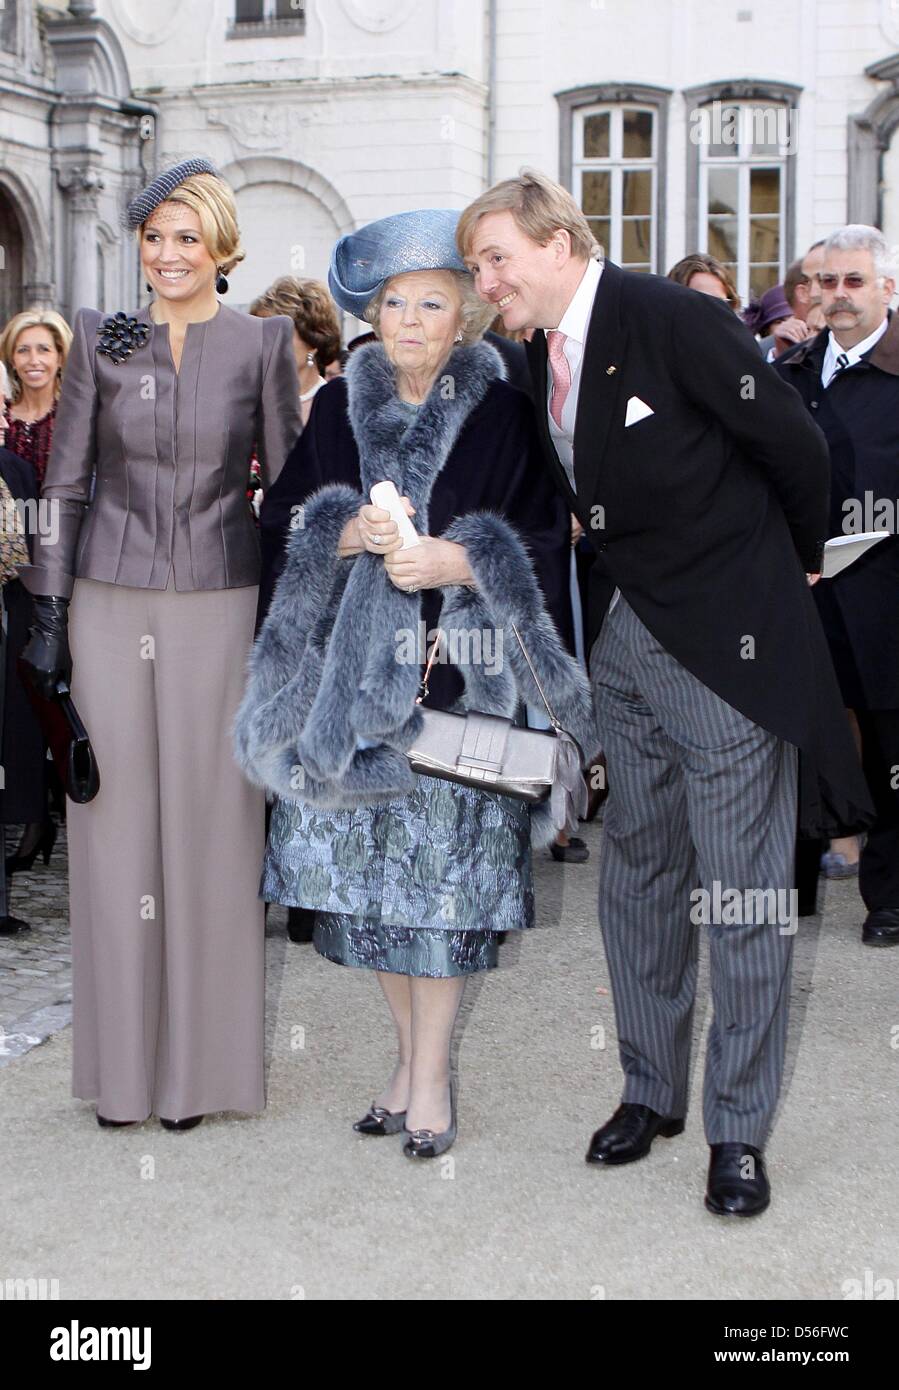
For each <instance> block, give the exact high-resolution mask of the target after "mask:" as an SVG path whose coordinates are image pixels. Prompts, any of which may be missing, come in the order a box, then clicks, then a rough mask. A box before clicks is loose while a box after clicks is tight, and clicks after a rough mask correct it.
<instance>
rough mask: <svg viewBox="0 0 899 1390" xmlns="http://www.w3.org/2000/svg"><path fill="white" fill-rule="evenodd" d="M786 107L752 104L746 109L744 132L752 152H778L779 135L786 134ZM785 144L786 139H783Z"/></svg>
mask: <svg viewBox="0 0 899 1390" xmlns="http://www.w3.org/2000/svg"><path fill="white" fill-rule="evenodd" d="M786 114H787V113H786V107H783V106H753V107H751V108H750V109H748V110H746V112H745V113H744V116H745V122H746V124H745V126H744V133H745V138H746V141H747V143H748V142H750V141H751V144H752V153H753V154H779V153H780V136H781V134H783V135H784V136H785V135H786ZM784 144H786V140H784Z"/></svg>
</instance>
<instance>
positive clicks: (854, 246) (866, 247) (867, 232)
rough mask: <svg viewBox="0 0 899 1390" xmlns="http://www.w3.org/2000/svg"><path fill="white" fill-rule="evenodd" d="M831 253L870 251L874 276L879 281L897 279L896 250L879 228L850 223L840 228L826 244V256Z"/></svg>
mask: <svg viewBox="0 0 899 1390" xmlns="http://www.w3.org/2000/svg"><path fill="white" fill-rule="evenodd" d="M829 251H870V252H871V259H872V260H873V262H874V274H875V275H876V276H877V277H878V279H879V278H880V277H882V276H886V277H887V278H889V279H895V276H896V258H895V254H894V248H893V247H891V246H889V245H888V244H887V239H886V237H885V236H884V234H883V232H882V231H880V229H879V228H878V227H868V226H866V224H865V223H864V222H850V223H849V225H848V226H846V227H840V228H838V229H837V231H835V232H831V234H830V236H829V237H828V238H827V240H826V241H825V243H824V255H825V256H826V255H827V253H828V252H829Z"/></svg>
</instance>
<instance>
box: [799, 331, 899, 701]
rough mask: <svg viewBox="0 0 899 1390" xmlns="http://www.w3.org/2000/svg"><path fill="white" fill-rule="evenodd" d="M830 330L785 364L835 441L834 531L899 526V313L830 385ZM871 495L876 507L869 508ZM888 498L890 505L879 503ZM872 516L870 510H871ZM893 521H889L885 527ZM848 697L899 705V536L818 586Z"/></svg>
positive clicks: (820, 608)
mask: <svg viewBox="0 0 899 1390" xmlns="http://www.w3.org/2000/svg"><path fill="white" fill-rule="evenodd" d="M827 339H828V331H827V329H823V330H822V331H821V332H820V333H819V334H817V335H816V337H814V338H809V339H807V340H806V342H804V343H801V344H800V345H799V346H798V347H797V348H795V349H793V350H792V351H791V352H790V353H789V354H788V355H786V356H785V357H783V358H781V359H780V360H779V361H778V362H777V363H776V366H777V370H778V372H780V374H781V375H782V376H783V378H784V380H785V381H788V382H789V383H790V385H791V386H793V387H795V389H796V390H797V391H798V392H799V394H800V396H801V397H802V399H803V401H804V402H805V404H806V406H807V407H808V409H809V410H810V411H811V412H813V418H814V420H815V421H816V423H817V424H818V426H819V427H820V429H822V430H823V432H824V436H825V438H826V439H827V442H828V444H829V446H830V463H831V485H830V521H829V525H828V534H829V535H831V536H840V535H844V534H849V533H850V532H852V531H853V530H855V531H859V530H868V529H869V522H870V521H872V520H873V521H874V525H873V526H871V527H870V529H872V530H879V529H880V528H881V526H883V527H884V529H885V530H890V531H894V532H895V530H896V514H897V512H899V316H897V315H896V314H891V315H890V322H889V325H888V327H887V331H886V332H885V333H884V335H883V337H882V338H881V339H880V341H879V342H877V343H875V344H874V347H873V348H872V349H871V351H870V352H869V353H866V354H865V356H864V358H863V359H862V360H861V361H860V362H858V363H856V364H855V365H854V366H852V367H848V368H847V369H846V371H844V372H841V373H840V374H839V375H838V376H837V377H835V378H834V379H833V380H832V381H831V383H830V385H829V386H828V387H827V389H826V390H825V388H824V387H823V386H822V385H821V366H822V363H823V361H824V354H825V352H826V350H827ZM866 498H867V506H866ZM881 502H883V503H886V504H887V505H886V508H885V509H880V508H879V507H878V504H879V503H881ZM866 513H867V515H866ZM884 522H886V525H884ZM815 599H816V601H817V603H818V611H819V612H820V614H821V619H822V622H823V624H824V631H825V632H826V634H827V638H828V641H829V642H830V646H831V652H832V654H833V657H834V661H835V665H836V668H837V674H838V676H839V678H840V684H841V687H842V689H843V697H844V699H845V701H846V703H847V704H848V705H850V706H851V707H852V708H854V709H870V710H882V709H899V536H897V535H893V536H892V537H891V538H890V539H889V540H886V541H878V543H877V545H875V546H874V547H873V548H872V549H871V550H870V551H868V552H867V554H865V555H863V556H862V558H861V559H860V560H857V561H856V562H855V564H854V565H850V566H849V568H848V569H846V570H844V571H843V572H842V574H839V575H837V576H836V578H834V579H826V580H822V581H821V583H820V584H818V585H817V586H816V588H815Z"/></svg>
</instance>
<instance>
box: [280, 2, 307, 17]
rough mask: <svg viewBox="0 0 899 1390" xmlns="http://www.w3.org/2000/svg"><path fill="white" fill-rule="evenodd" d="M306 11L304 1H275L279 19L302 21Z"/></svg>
mask: <svg viewBox="0 0 899 1390" xmlns="http://www.w3.org/2000/svg"><path fill="white" fill-rule="evenodd" d="M304 9H305V6H304V4H303V0H275V14H276V15H277V17H278V19H302V18H303V10H304Z"/></svg>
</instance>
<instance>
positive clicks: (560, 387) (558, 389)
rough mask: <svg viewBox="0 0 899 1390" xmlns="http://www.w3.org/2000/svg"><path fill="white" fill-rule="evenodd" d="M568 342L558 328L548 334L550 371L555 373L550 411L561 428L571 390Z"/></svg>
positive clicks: (547, 346) (547, 347) (547, 344)
mask: <svg viewBox="0 0 899 1390" xmlns="http://www.w3.org/2000/svg"><path fill="white" fill-rule="evenodd" d="M566 342H567V338H566V336H565V334H564V333H560V332H559V330H558V329H557V328H553V329H551V330H550V332H549V333H547V335H546V351H547V354H548V356H549V367H550V371H551V372H552V374H553V393H552V399H551V400H550V403H549V413H550V415H551V416H552V417H553V419H554V420H555V422H556V424H557V425H558V426H559V429H561V428H562V411H563V410H564V408H565V402H566V400H567V399H568V392H569V391H570V390H571V368H570V367H569V365H568V358H567V357H566V356H565V343H566Z"/></svg>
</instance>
